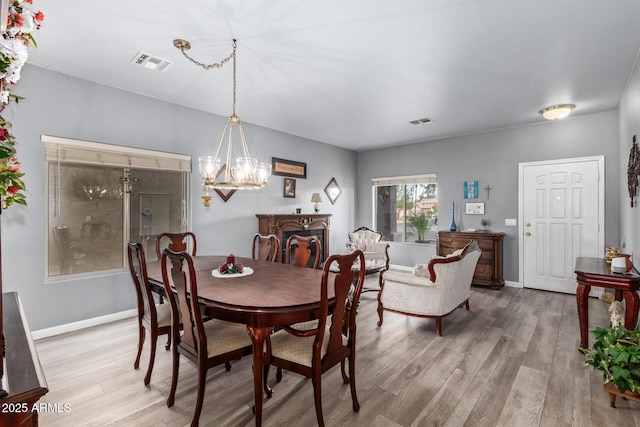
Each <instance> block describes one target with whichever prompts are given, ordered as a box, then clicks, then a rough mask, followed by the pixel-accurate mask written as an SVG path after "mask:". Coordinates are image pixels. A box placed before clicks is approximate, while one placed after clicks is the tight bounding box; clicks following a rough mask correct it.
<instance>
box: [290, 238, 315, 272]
mask: <svg viewBox="0 0 640 427" xmlns="http://www.w3.org/2000/svg"><path fill="white" fill-rule="evenodd" d="M312 244H314V245H315V248H314V249H315V259H314V260H313V268H318V267H319V266H320V259H321V258H322V245H321V243H320V239H319V238H318V236H313V235H312V236H299V235H297V234H292V235H291V236H289V238H288V239H287V249H286V251H287V253H286V255H285V263H286V264H291V253H292V252H293V263H294V264H295V265H296V266H298V267H306V266H307V265H308V264H309V259H310V258H311V255H312V251H311V245H312Z"/></svg>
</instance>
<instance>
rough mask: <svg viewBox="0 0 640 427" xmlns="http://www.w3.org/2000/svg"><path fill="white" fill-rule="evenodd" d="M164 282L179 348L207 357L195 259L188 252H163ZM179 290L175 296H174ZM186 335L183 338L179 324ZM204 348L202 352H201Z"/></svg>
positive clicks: (192, 354) (172, 325)
mask: <svg viewBox="0 0 640 427" xmlns="http://www.w3.org/2000/svg"><path fill="white" fill-rule="evenodd" d="M162 281H163V282H164V286H165V289H166V291H167V295H172V294H173V295H174V298H167V299H168V300H169V303H170V304H171V327H172V328H173V331H174V332H173V336H174V337H175V338H176V342H175V345H179V346H180V347H181V348H183V349H186V350H187V351H188V352H189V353H190V354H191V356H193V357H194V358H195V357H204V358H206V357H207V335H206V333H205V331H204V323H203V320H202V316H201V315H200V306H199V304H198V285H197V283H196V272H195V269H194V267H193V259H192V258H191V255H189V254H188V253H186V252H172V251H170V250H169V249H165V250H164V251H163V252H162ZM174 289H175V293H174ZM180 324H182V325H183V332H184V333H183V334H182V336H181V337H180V336H179V333H178V331H179V325H180ZM200 349H203V352H202V353H198V351H199V350H200Z"/></svg>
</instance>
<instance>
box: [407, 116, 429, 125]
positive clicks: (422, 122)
mask: <svg viewBox="0 0 640 427" xmlns="http://www.w3.org/2000/svg"><path fill="white" fill-rule="evenodd" d="M409 123H411V124H412V125H426V124H427V123H431V119H430V118H428V117H425V118H424V119H418V120H411V121H410V122H409Z"/></svg>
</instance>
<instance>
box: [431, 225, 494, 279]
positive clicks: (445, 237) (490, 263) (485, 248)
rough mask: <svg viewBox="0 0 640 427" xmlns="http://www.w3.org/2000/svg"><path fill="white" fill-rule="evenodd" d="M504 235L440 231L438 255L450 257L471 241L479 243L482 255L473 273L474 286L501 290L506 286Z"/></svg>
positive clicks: (437, 247) (481, 232)
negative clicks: (503, 259)
mask: <svg viewBox="0 0 640 427" xmlns="http://www.w3.org/2000/svg"><path fill="white" fill-rule="evenodd" d="M503 238H504V233H490V232H485V231H439V232H438V240H437V244H436V250H437V253H438V255H448V254H450V253H451V252H453V251H455V250H456V249H460V248H463V247H464V246H465V245H466V244H467V243H469V242H470V241H471V240H475V241H476V242H478V246H480V249H482V255H480V259H479V260H478V265H477V266H476V271H475V273H473V282H472V284H474V285H479V286H488V287H490V288H492V289H499V288H501V287H503V286H504V277H503V275H502V240H503Z"/></svg>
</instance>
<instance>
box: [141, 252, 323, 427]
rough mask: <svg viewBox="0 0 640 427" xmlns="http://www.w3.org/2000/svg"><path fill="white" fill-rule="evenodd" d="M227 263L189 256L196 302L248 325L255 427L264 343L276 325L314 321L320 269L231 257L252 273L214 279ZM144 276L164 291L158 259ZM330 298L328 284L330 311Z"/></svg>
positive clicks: (258, 420)
mask: <svg viewBox="0 0 640 427" xmlns="http://www.w3.org/2000/svg"><path fill="white" fill-rule="evenodd" d="M226 259H227V257H226V256H195V257H193V261H194V267H195V270H196V280H197V285H198V299H199V301H200V303H201V304H202V305H203V306H204V307H206V310H207V314H208V315H210V316H212V317H215V318H218V319H222V320H226V321H230V322H236V323H242V324H245V325H246V326H247V332H248V333H249V336H250V337H251V342H252V346H253V387H254V395H255V407H254V408H255V423H256V426H260V425H262V397H263V387H262V372H263V371H262V369H263V348H264V341H265V339H266V338H267V336H268V335H269V334H270V333H271V332H272V330H273V328H274V327H275V326H278V325H289V324H293V323H297V322H303V321H307V320H312V319H317V318H318V316H319V311H320V283H321V279H322V270H315V269H311V268H304V267H296V266H291V265H287V264H281V263H278V262H268V261H261V260H254V259H250V258H240V257H236V261H237V262H239V263H242V264H243V265H244V266H247V267H251V268H252V269H253V273H252V274H251V275H247V276H241V277H238V276H230V277H224V278H218V277H214V276H213V274H212V271H213V270H214V269H216V268H218V267H219V265H220V264H221V263H223V262H225V261H226ZM169 268H170V267H169ZM147 273H148V276H149V281H150V283H151V285H152V287H155V288H157V289H159V290H162V291H164V284H163V280H162V267H161V263H160V261H154V262H150V263H148V264H147ZM330 274H333V273H330ZM334 299H335V296H334V294H333V288H332V287H331V286H329V303H330V308H331V305H333V302H334V301H333V300H334Z"/></svg>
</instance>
